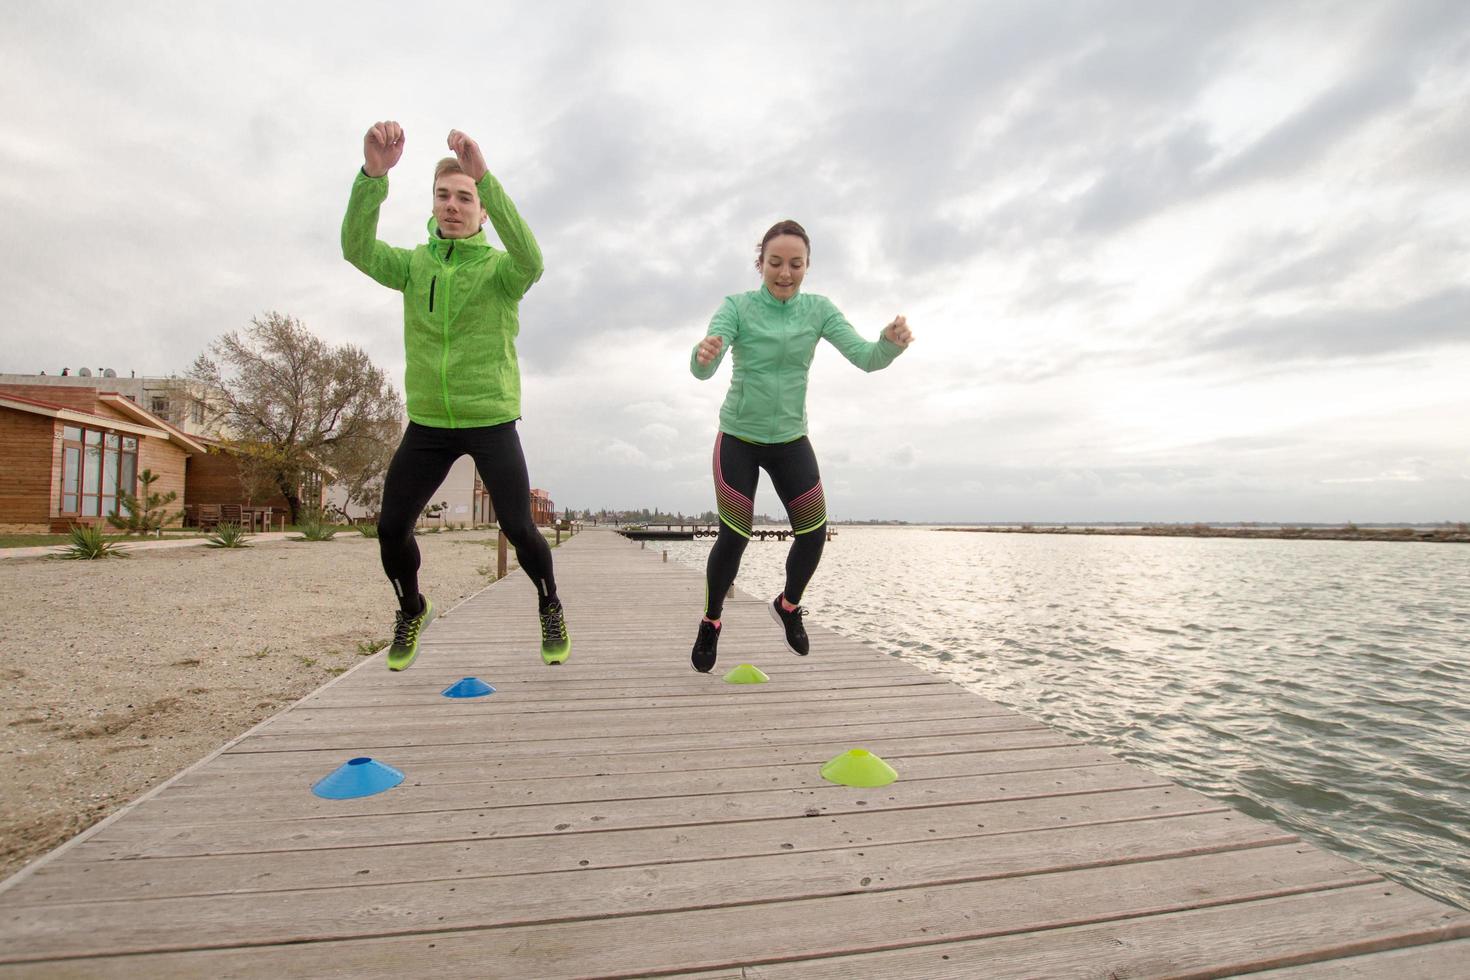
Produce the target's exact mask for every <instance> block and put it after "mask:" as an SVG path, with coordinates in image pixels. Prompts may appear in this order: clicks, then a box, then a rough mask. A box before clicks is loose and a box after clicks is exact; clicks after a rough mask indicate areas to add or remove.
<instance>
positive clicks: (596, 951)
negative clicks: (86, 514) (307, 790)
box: [4, 844, 1377, 980]
mask: <svg viewBox="0 0 1470 980" xmlns="http://www.w3.org/2000/svg"><path fill="white" fill-rule="evenodd" d="M899 846H904V845H899ZM659 870H660V871H662V870H663V869H659ZM895 873H898V872H897V871H895ZM586 874H587V876H588V877H589V878H590V877H591V875H592V874H594V873H592V872H588V873H586ZM855 875H856V877H854V876H855ZM844 881H845V889H846V891H847V892H848V893H847V894H840V895H833V896H824V897H818V898H802V899H795V900H781V901H770V902H759V903H757V904H750V905H738V904H735V905H732V904H727V902H728V900H729V899H728V895H727V890H728V889H731V888H737V889H738V888H740V887H742V884H741V880H740V879H738V878H734V879H732V878H721V879H719V880H718V881H717V882H711V883H710V884H709V885H708V886H707V887H706V889H705V890H704V891H702V892H695V893H692V894H689V895H688V896H687V899H686V900H687V901H689V902H693V903H696V904H695V905H694V906H693V907H692V908H690V909H689V910H686V911H678V912H655V913H647V914H640V915H637V916H636V918H628V917H623V916H617V915H616V912H617V911H618V910H620V909H631V910H636V909H638V908H640V907H641V906H642V904H643V903H644V902H646V901H647V900H648V898H649V897H650V896H657V895H658V894H660V893H661V892H662V890H663V889H662V887H661V886H662V881H661V879H660V877H659V876H658V875H652V876H644V877H643V880H641V881H639V880H634V881H632V882H629V883H628V884H626V885H625V886H622V887H621V888H619V889H618V890H616V891H611V892H606V893H603V894H602V895H601V896H600V897H601V899H602V901H601V904H600V911H599V912H598V913H597V917H596V918H567V917H565V916H564V915H561V914H558V912H557V911H556V910H555V909H547V912H546V914H547V915H548V917H549V918H548V919H547V920H546V921H541V922H534V923H527V924H524V925H506V926H502V927H499V928H478V929H472V930H463V929H457V928H455V927H454V926H452V925H443V923H450V922H453V921H454V920H455V919H456V918H457V917H458V915H459V906H458V904H457V902H458V899H459V894H460V893H459V892H458V890H457V889H458V888H459V885H457V884H454V885H451V884H449V883H434V884H432V885H414V886H401V887H403V888H405V889H430V888H432V889H437V890H436V891H433V892H430V893H428V894H423V893H415V894H414V896H413V898H412V903H413V904H412V905H410V906H401V905H396V904H395V905H394V906H393V907H392V908H390V909H383V908H379V907H373V906H368V905H358V904H357V903H355V902H353V901H352V900H353V899H354V898H355V897H356V896H357V894H358V892H359V891H360V890H358V889H347V890H346V891H345V893H344V895H343V898H344V899H345V900H346V901H348V902H349V903H352V904H351V905H350V907H349V908H348V909H344V908H342V907H341V906H337V910H336V914H337V915H339V916H344V915H345V916H349V917H350V916H351V915H370V916H374V917H375V920H376V921H383V919H384V918H385V917H386V916H390V915H395V914H396V919H394V920H392V925H393V926H394V928H393V931H394V932H397V933H400V935H398V936H389V937H383V936H375V937H374V938H373V939H371V940H368V941H363V940H356V941H352V940H349V941H332V940H330V939H324V938H313V935H312V934H313V933H316V934H320V935H323V936H325V935H329V934H330V932H331V930H332V929H333V923H331V922H312V921H306V922H301V921H297V922H295V923H293V926H294V931H295V933H296V934H297V936H298V938H300V939H303V940H309V941H307V942H304V943H299V944H295V945H293V946H289V947H280V946H258V947H254V948H252V949H250V950H249V952H248V955H247V956H246V957H244V958H241V957H239V955H238V953H236V952H235V951H233V950H222V951H220V952H213V953H196V954H193V956H190V957H180V958H178V959H176V960H175V961H174V963H176V964H188V968H190V969H194V970H197V971H198V972H199V973H201V974H212V973H214V972H215V971H216V969H218V967H219V966H224V965H225V964H228V969H229V970H230V972H231V973H232V975H240V976H268V975H272V973H274V975H281V974H282V973H286V972H295V973H305V974H310V975H316V974H317V973H333V972H335V973H338V974H341V973H350V974H357V975H364V976H383V975H387V974H388V973H390V972H393V971H397V972H399V973H402V974H405V975H423V974H425V973H428V972H434V973H449V972H451V971H454V970H463V971H466V972H468V973H470V974H478V975H488V976H495V975H499V976H507V977H509V976H517V977H540V978H548V980H549V978H554V977H588V976H628V975H636V974H638V973H640V972H641V973H648V972H655V971H665V972H667V971H675V970H684V971H690V970H708V969H719V968H722V967H728V966H731V965H734V964H738V963H741V962H742V961H744V960H747V959H751V958H752V953H753V952H755V956H756V957H759V956H760V953H759V952H756V951H780V953H781V955H783V956H785V957H788V958H791V957H814V956H819V955H834V954H842V953H847V952H852V951H855V950H863V949H865V948H866V949H875V950H876V949H882V948H891V947H895V946H903V945H912V944H915V943H923V942H936V941H940V940H951V941H953V940H959V939H971V938H979V937H981V936H987V935H1001V934H1004V933H1008V932H1018V931H1038V930H1051V929H1057V928H1062V927H1065V926H1069V925H1082V924H1086V923H1091V922H1103V921H1108V920H1115V919H1122V918H1127V917H1132V916H1141V915H1158V914H1162V913H1165V912H1170V911H1181V910H1184V909H1190V908H1202V907H1207V906H1210V905H1215V904H1221V903H1229V902H1242V901H1253V900H1261V899H1266V898H1272V897H1277V896H1281V895H1289V894H1296V893H1300V892H1308V891H1311V892H1317V891H1324V890H1327V889H1333V888H1343V887H1347V886H1349V885H1355V884H1364V883H1368V882H1376V881H1377V879H1376V876H1373V875H1371V874H1368V873H1366V872H1363V871H1362V870H1361V869H1359V868H1357V867H1355V866H1353V865H1351V864H1350V863H1348V862H1346V861H1343V860H1341V859H1339V858H1334V857H1330V856H1328V855H1326V854H1323V853H1322V852H1320V851H1315V850H1312V849H1310V848H1305V847H1302V846H1300V845H1298V844H1283V845H1275V846H1265V847H1257V848H1250V849H1246V850H1232V851H1225V852H1222V853H1210V854H1203V855H1193V856H1189V857H1180V858H1169V859H1161V860H1156V861H1145V862H1140V863H1128V864H1115V865H1107V866H1104V867H1094V868H1084V869H1080V870H1071V871H1064V872H1056V873H1041V874H1034V875H1023V876H1020V877H1008V878H996V879H990V880H984V881H962V882H954V883H945V884H935V885H929V886H926V887H922V888H897V889H893V890H887V891H871V890H865V889H871V886H862V885H861V884H860V881H861V872H860V869H856V870H847V871H846V872H845V875H844ZM490 882H491V883H498V884H502V885H503V884H504V883H505V879H491V880H490ZM795 884H796V885H797V886H798V887H799V886H800V885H801V882H796V883H795ZM394 887H400V886H394ZM451 887H452V888H455V889H456V891H454V892H450V891H449V890H448V889H449V888H451ZM524 890H525V891H527V892H529V893H530V894H529V895H527V896H525V898H524V899H523V900H524V901H527V902H530V903H536V902H538V900H539V897H538V891H537V889H524ZM301 894H313V893H301ZM165 901H166V902H168V903H171V904H172V905H177V906H180V908H179V909H178V911H179V912H180V914H185V909H184V908H183V907H182V906H185V905H186V904H188V902H190V901H192V900H165ZM208 901H209V902H210V903H213V902H215V901H219V900H216V899H210V900H208ZM485 912H486V910H485V908H484V906H483V904H482V905H480V906H479V913H478V914H479V915H484V914H485ZM5 914H6V915H7V916H8V915H10V914H12V913H11V911H10V910H6V913H5ZM15 914H25V915H34V911H30V912H26V911H23V912H20V913H15ZM270 914H271V913H270V911H269V907H268V906H266V907H262V906H261V904H260V903H256V904H255V906H254V909H253V911H252V915H253V916H257V917H269V916H270ZM610 914H612V915H613V917H609V915H610ZM441 916H443V918H442V919H441V918H440V917H441ZM64 919H65V917H60V916H52V917H50V918H48V919H45V920H44V921H41V922H36V923H35V924H34V927H35V928H36V929H38V930H44V929H47V928H48V923H49V924H51V925H53V926H59V927H60V928H65V924H64ZM124 928H125V927H124ZM215 928H216V929H218V930H219V932H218V933H213V934H210V936H207V937H200V938H198V939H195V940H193V941H191V942H190V944H189V945H190V946H191V947H193V948H199V947H201V946H204V945H207V943H208V941H209V938H210V937H214V936H221V935H222V936H224V937H226V938H225V941H226V942H229V940H228V938H227V937H228V935H229V933H228V931H227V929H224V928H221V927H220V926H218V925H217V926H216V927H215ZM440 929H444V930H447V931H439V930H440ZM415 932H417V933H418V934H417V935H415V934H413V933H415ZM20 938H21V940H22V943H23V945H17V946H16V947H15V948H13V949H11V950H7V952H6V953H5V954H4V959H5V960H11V961H13V960H16V959H20V958H22V957H25V956H28V955H31V954H29V953H28V952H27V950H28V949H31V948H33V947H37V946H39V945H40V943H39V940H38V939H35V938H29V937H28V936H27V935H25V934H23V935H22V936H21V937H20ZM66 939H67V940H70V939H71V934H70V933H67V936H66ZM138 941H139V942H148V943H151V944H152V946H153V948H161V947H164V943H159V942H156V941H154V940H153V939H149V938H146V937H140V938H139V940H138ZM76 942H77V943H78V944H79V945H78V947H77V948H83V947H82V946H81V945H80V944H84V943H86V942H89V940H88V939H87V937H86V936H82V935H78V936H77V937H76ZM50 948H51V950H52V952H51V955H53V956H54V955H55V952H54V951H55V950H56V949H58V948H61V947H59V946H57V945H56V944H52V945H51V947H50ZM766 955H767V956H769V955H770V953H769V952H767V953H766ZM222 956H223V957H227V958H226V959H218V958H217V957H222ZM132 965H133V966H134V967H135V968H137V969H143V970H149V971H151V975H157V976H166V975H168V969H169V964H168V963H167V962H164V961H160V960H158V959H157V957H156V954H155V955H152V956H150V955H143V956H138V957H135V958H133V964H132ZM216 965H218V966H216Z"/></svg>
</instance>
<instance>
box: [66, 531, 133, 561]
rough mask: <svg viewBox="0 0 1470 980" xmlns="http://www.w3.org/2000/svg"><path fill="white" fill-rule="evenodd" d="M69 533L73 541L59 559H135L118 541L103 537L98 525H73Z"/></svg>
mask: <svg viewBox="0 0 1470 980" xmlns="http://www.w3.org/2000/svg"><path fill="white" fill-rule="evenodd" d="M67 533H68V534H69V535H70V538H71V540H70V541H69V542H68V543H67V545H66V550H65V551H62V552H60V553H59V554H58V555H57V557H58V558H66V559H70V560H74V561H90V560H92V559H94V558H131V557H133V556H132V555H130V554H128V552H127V549H126V548H123V547H122V546H121V545H119V544H118V543H117V542H116V541H109V540H107V539H106V538H105V537H103V536H102V528H100V527H97V526H96V525H92V524H73V525H72V526H71V530H70V531H68V532H67Z"/></svg>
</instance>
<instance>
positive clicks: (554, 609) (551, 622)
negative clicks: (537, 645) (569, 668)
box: [541, 599, 572, 667]
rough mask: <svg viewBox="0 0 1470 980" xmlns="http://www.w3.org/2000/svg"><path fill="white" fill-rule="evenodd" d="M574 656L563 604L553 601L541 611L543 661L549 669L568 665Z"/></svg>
mask: <svg viewBox="0 0 1470 980" xmlns="http://www.w3.org/2000/svg"><path fill="white" fill-rule="evenodd" d="M571 654H572V637H571V634H569V633H568V632H567V620H566V616H565V614H563V612H562V608H561V602H560V601H558V600H556V599H552V600H551V601H550V602H548V603H547V604H546V608H545V609H543V610H541V660H542V661H543V662H544V663H545V664H546V665H547V666H548V667H549V666H551V665H552V664H561V663H566V660H567V657H569V656H571Z"/></svg>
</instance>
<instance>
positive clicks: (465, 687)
mask: <svg viewBox="0 0 1470 980" xmlns="http://www.w3.org/2000/svg"><path fill="white" fill-rule="evenodd" d="M439 693H440V694H442V695H444V696H445V697H446V698H483V697H484V696H485V695H487V694H494V693H495V688H493V687H491V686H490V685H489V684H486V683H485V682H484V681H482V680H480V679H479V678H478V677H466V678H465V679H464V680H462V681H455V682H454V683H453V684H450V685H449V686H448V687H446V688H445V689H444V690H442V691H440V692H439Z"/></svg>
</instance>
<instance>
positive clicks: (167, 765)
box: [0, 531, 535, 879]
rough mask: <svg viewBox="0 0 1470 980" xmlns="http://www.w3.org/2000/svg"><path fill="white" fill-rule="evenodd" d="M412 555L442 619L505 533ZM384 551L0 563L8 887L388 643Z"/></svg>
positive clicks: (262, 551)
mask: <svg viewBox="0 0 1470 980" xmlns="http://www.w3.org/2000/svg"><path fill="white" fill-rule="evenodd" d="M418 541H419V548H420V550H421V551H422V553H423V556H424V567H423V569H422V570H421V572H420V585H421V588H422V591H424V592H425V593H426V594H428V595H430V596H432V597H433V599H434V602H435V603H436V605H438V607H439V608H440V609H443V610H448V609H449V608H451V607H453V606H454V605H455V604H456V603H458V602H459V601H460V600H461V599H464V598H466V597H468V596H470V595H472V594H474V593H475V592H478V591H479V590H480V589H482V588H484V587H485V586H486V585H488V584H489V583H490V582H491V581H492V575H493V571H494V566H495V548H494V532H477V531H461V532H453V533H440V534H428V535H423V536H421V537H420V538H419V539H418ZM487 541H488V542H490V546H489V547H486V546H485V542H487ZM377 545H378V543H377V542H376V541H375V540H371V539H368V538H364V537H363V536H361V535H360V534H356V533H352V534H339V535H338V536H337V537H336V538H334V539H333V540H331V541H326V542H293V541H285V540H276V541H268V542H261V543H259V544H257V545H256V546H255V547H253V548H248V549H231V550H216V549H210V548H203V547H196V548H182V549H169V550H159V551H138V552H137V553H136V554H135V556H134V557H133V558H131V559H128V560H106V561H55V560H46V559H42V558H17V559H9V560H6V561H3V562H0V589H3V593H4V595H5V597H6V606H7V608H8V610H9V612H10V619H9V620H7V621H6V622H5V633H4V639H3V642H0V681H3V684H4V687H3V689H0V761H3V766H0V879H3V878H5V877H8V876H9V875H10V874H12V873H14V872H15V871H17V870H19V869H20V868H21V867H22V866H24V865H25V864H26V863H27V862H28V861H29V860H31V859H32V858H34V857H36V856H38V855H40V854H44V853H45V852H46V851H49V850H50V849H52V848H53V847H56V846H57V845H58V844H61V843H62V842H64V841H65V840H67V839H68V838H70V837H72V836H74V835H76V834H77V833H80V832H81V831H82V830H85V829H86V828H87V827H89V826H91V825H92V824H94V823H96V822H97V821H98V820H100V819H102V818H103V817H105V816H106V815H107V814H109V813H111V812H112V811H113V810H115V809H117V808H118V807H120V806H122V805H123V804H125V803H127V802H129V801H130V800H133V799H135V798H137V797H138V796H139V795H141V794H142V793H144V792H145V791H147V790H148V789H149V788H150V787H152V786H155V785H157V784H158V783H160V782H162V781H163V780H165V779H167V778H168V777H170V776H172V775H174V774H175V773H177V772H179V771H180V770H182V769H184V768H186V767H187V766H189V765H190V764H191V763H193V762H195V761H197V760H198V759H200V758H202V757H204V756H206V755H208V754H209V753H210V752H212V751H214V750H215V749H217V748H219V747H220V746H221V745H222V744H224V743H225V742H227V741H229V740H230V739H232V738H234V737H235V736H237V735H240V734H241V733H243V732H245V731H246V730H247V729H249V728H250V727H252V726H253V725H255V724H256V723H258V722H260V721H262V720H263V719H265V718H268V717H270V716H271V715H273V714H275V713H277V712H278V711H280V710H281V709H283V708H285V707H286V706H287V705H289V704H291V703H292V702H294V701H296V700H298V699H300V698H301V697H303V696H305V695H306V694H309V693H310V692H312V691H314V690H315V689H317V688H318V687H320V686H321V685H322V684H324V683H326V682H327V681H329V680H331V679H332V677H333V676H334V675H336V674H339V673H341V672H343V671H344V670H346V669H347V668H349V667H351V666H352V665H354V664H356V663H358V662H359V660H360V658H361V657H364V656H367V655H370V654H372V653H374V652H376V650H378V649H379V648H381V647H382V646H383V645H385V644H386V643H387V642H388V638H389V635H390V633H391V629H392V621H393V610H394V609H395V608H396V607H395V604H394V603H393V601H392V593H391V591H390V590H389V587H388V583H387V580H386V579H385V578H384V577H383V572H382V567H381V565H379V563H378V546H377ZM487 573H489V574H487ZM512 574H519V572H514V571H513V572H512ZM526 615H528V616H534V615H535V610H534V609H528V610H527V611H526Z"/></svg>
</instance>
